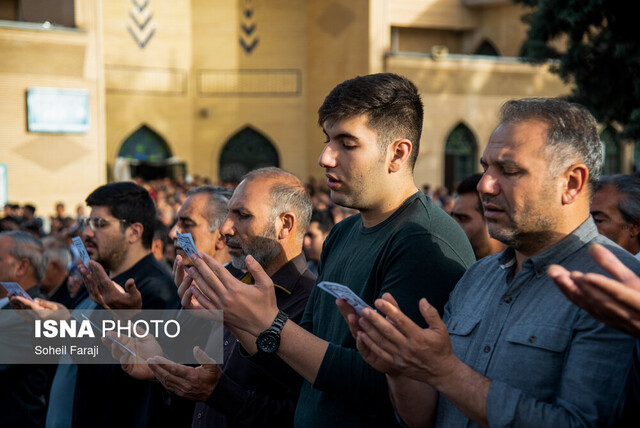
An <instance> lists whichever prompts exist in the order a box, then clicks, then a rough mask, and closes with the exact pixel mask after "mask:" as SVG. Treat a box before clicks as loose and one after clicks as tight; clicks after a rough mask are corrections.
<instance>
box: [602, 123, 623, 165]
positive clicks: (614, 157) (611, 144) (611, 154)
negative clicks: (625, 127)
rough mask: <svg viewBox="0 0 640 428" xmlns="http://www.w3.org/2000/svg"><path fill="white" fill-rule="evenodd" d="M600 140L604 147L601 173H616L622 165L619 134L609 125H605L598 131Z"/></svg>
mask: <svg viewBox="0 0 640 428" xmlns="http://www.w3.org/2000/svg"><path fill="white" fill-rule="evenodd" d="M600 141H602V148H603V149H604V159H603V163H602V174H603V175H610V174H618V173H619V172H621V166H622V162H621V159H622V147H621V145H620V135H619V134H618V132H617V131H616V130H615V129H613V128H612V127H611V126H607V127H606V128H604V129H603V130H602V132H601V133H600Z"/></svg>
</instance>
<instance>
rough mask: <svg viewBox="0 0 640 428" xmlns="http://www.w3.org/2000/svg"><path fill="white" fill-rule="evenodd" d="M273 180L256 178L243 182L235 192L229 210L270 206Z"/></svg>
mask: <svg viewBox="0 0 640 428" xmlns="http://www.w3.org/2000/svg"><path fill="white" fill-rule="evenodd" d="M272 181H273V180H270V179H266V178H254V179H253V180H250V181H246V180H244V181H242V182H241V183H240V184H239V185H238V186H237V187H236V189H235V190H234V191H233V196H231V199H230V200H229V209H230V210H232V209H240V208H244V207H246V206H248V205H256V204H266V205H270V192H269V190H270V189H271V183H272Z"/></svg>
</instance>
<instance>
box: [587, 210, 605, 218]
mask: <svg viewBox="0 0 640 428" xmlns="http://www.w3.org/2000/svg"><path fill="white" fill-rule="evenodd" d="M589 214H591V215H602V216H605V217H606V218H609V216H608V215H607V214H606V213H605V212H604V211H599V210H595V211H589Z"/></svg>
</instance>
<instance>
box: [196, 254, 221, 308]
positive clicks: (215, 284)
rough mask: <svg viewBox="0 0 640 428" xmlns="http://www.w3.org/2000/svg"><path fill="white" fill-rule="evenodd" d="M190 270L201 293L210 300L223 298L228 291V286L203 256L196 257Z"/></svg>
mask: <svg viewBox="0 0 640 428" xmlns="http://www.w3.org/2000/svg"><path fill="white" fill-rule="evenodd" d="M188 272H189V275H190V276H191V277H192V278H193V280H194V281H195V282H196V284H197V285H198V288H199V289H200V291H201V293H202V294H204V295H205V296H206V297H207V298H209V299H210V300H212V301H213V300H218V297H220V298H223V296H225V295H226V294H227V293H228V290H227V287H225V285H224V284H223V283H222V282H221V281H220V279H219V278H218V277H217V276H216V274H215V273H214V272H213V271H212V270H211V268H210V267H209V265H208V264H207V263H205V262H204V260H203V259H202V258H196V259H195V260H194V262H193V266H192V267H190V268H188Z"/></svg>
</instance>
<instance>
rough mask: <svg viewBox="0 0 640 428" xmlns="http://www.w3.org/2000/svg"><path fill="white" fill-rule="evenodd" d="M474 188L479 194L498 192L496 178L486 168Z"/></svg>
mask: <svg viewBox="0 0 640 428" xmlns="http://www.w3.org/2000/svg"><path fill="white" fill-rule="evenodd" d="M476 190H477V191H478V193H480V194H481V195H482V194H486V195H495V194H497V193H498V192H499V187H498V180H497V179H496V177H494V176H493V175H492V174H491V173H490V172H489V171H488V170H487V171H485V173H484V174H482V178H481V179H480V181H479V182H478V185H477V186H476Z"/></svg>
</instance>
